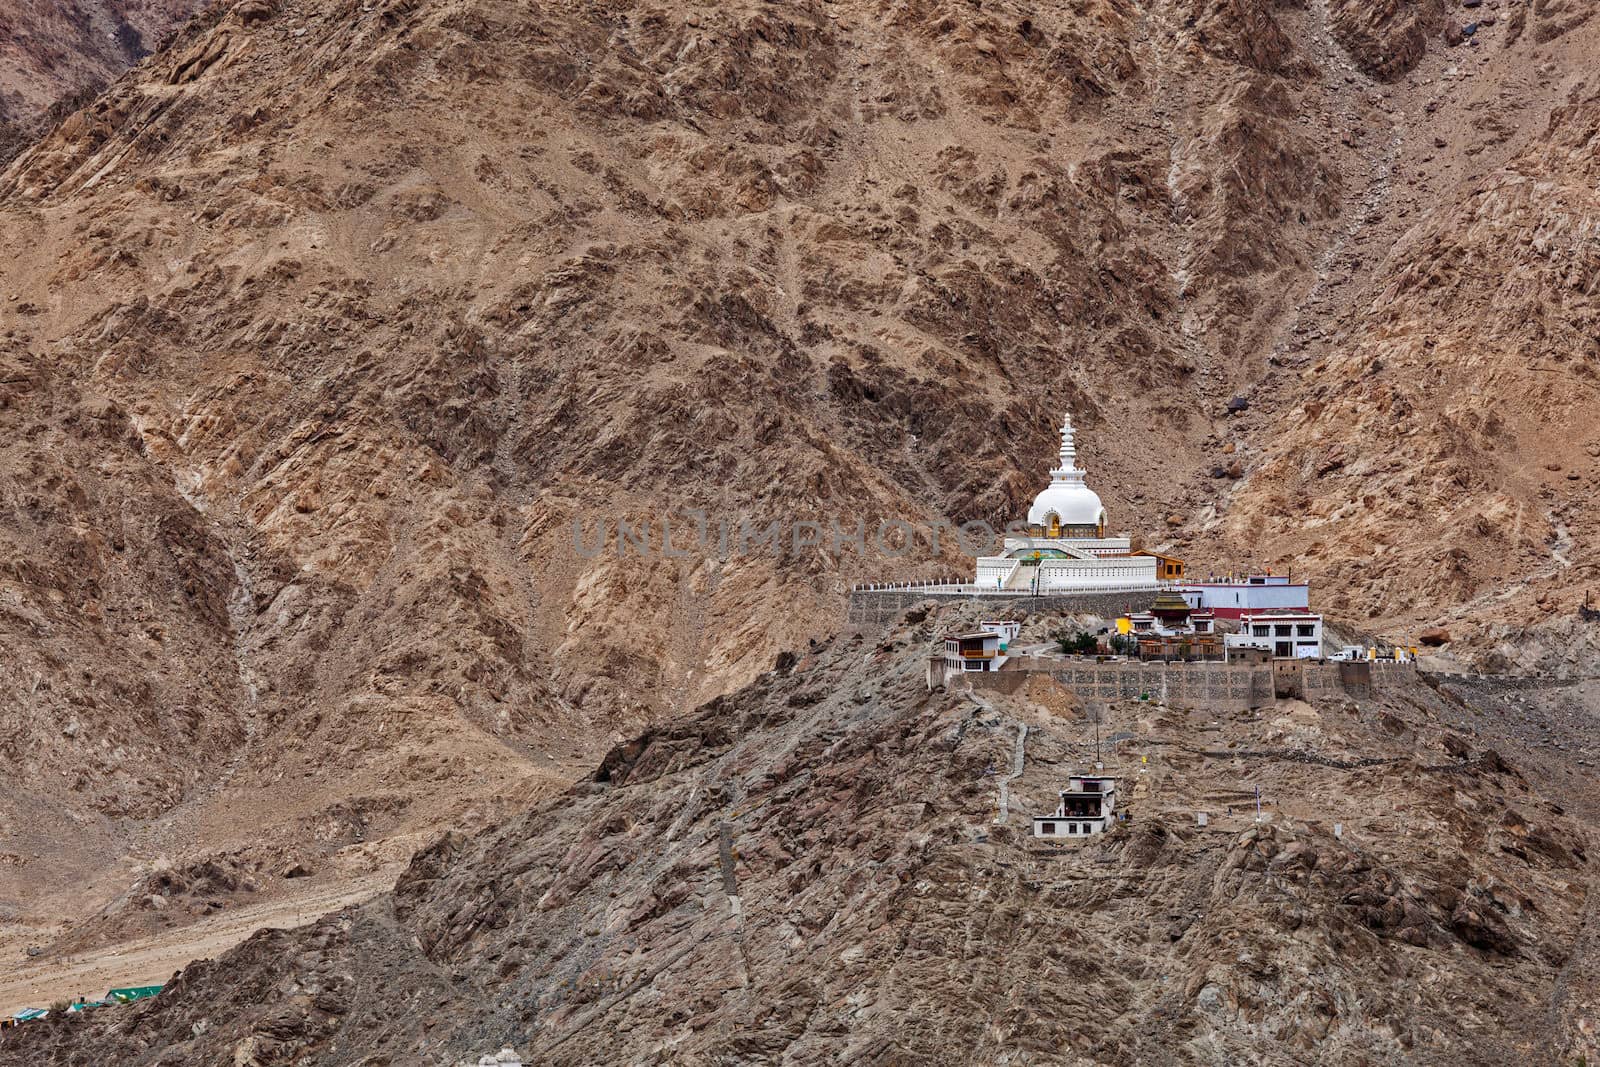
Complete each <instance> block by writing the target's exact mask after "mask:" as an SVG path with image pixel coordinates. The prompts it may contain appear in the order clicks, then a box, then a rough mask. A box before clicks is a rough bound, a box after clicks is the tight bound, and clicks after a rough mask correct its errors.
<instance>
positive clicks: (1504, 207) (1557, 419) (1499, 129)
mask: <svg viewBox="0 0 1600 1067" xmlns="http://www.w3.org/2000/svg"><path fill="white" fill-rule="evenodd" d="M18 10H21V9H18ZM29 10H30V11H31V10H32V9H29ZM41 10H43V9H41ZM53 10H59V9H53ZM116 10H117V11H120V12H121V14H120V15H119V16H118V17H121V18H125V19H126V20H128V22H129V24H130V25H136V26H137V19H136V18H135V9H133V8H118V9H116ZM137 10H138V11H141V12H142V11H146V10H147V9H145V8H139V9H137ZM148 10H149V11H155V10H156V9H155V8H149V9H148ZM162 10H169V11H170V10H176V9H167V8H163V9H162ZM1588 14H1589V7H1588V6H1587V5H1584V4H1577V3H1572V2H1565V3H1564V2H1563V0H1537V2H1529V3H1513V2H1510V0H1485V3H1484V4H1483V5H1482V6H1481V7H1480V8H1477V9H1474V10H1473V12H1472V13H1470V14H1466V13H1463V12H1462V11H1458V10H1456V9H1454V8H1448V7H1446V5H1444V4H1442V3H1422V4H1410V3H1397V2H1387V3H1385V2H1374V3H1357V2H1354V0H1329V2H1326V3H1325V2H1323V0H1310V2H1308V3H1306V4H1304V5H1302V6H1295V5H1293V4H1284V5H1276V4H1272V3H1267V2H1265V0H1259V2H1258V0H1218V2H1213V0H1205V2H1198V0H1154V2H1150V3H1144V4H1136V3H1125V2H1120V0H1084V2H1082V3H1073V4H1053V5H1031V4H1026V3H1020V2H1015V0H997V2H992V3H984V4H982V5H974V4H971V3H966V2H954V0H952V2H946V0H848V2H839V3H824V2H820V0H816V2H806V3H800V4H792V5H773V4H767V3H758V2H755V0H736V2H732V3H723V4H709V3H689V4H682V3H674V4H663V3H651V2H639V3H634V2H625V0H615V2H598V0H596V2H590V3H570V4H559V5H529V4H506V3H496V2H492V0H373V2H356V0H349V2H330V3H320V2H310V0H303V2H290V0H242V2H240V3H236V4H233V5H231V6H229V5H223V6H220V7H216V8H213V9H211V10H209V11H208V12H207V13H206V15H205V16H203V17H202V18H200V19H199V20H197V21H195V22H193V23H191V24H189V25H188V26H187V27H186V28H185V29H184V30H183V31H182V32H181V33H180V35H179V36H178V37H177V39H176V40H175V41H174V42H173V43H172V44H171V46H170V47H168V48H166V49H164V50H163V51H161V52H159V53H158V54H156V55H153V56H151V57H149V58H147V59H145V60H144V61H143V63H142V64H141V65H140V66H139V67H138V68H137V69H136V70H134V71H132V72H130V73H129V74H128V75H127V76H126V77H124V78H123V79H122V80H120V81H118V82H116V83H115V84H114V85H113V86H112V87H111V88H110V89H109V90H108V91H107V92H106V93H105V94H104V95H102V96H101V97H99V98H97V99H95V100H94V101H92V102H91V103H89V104H88V105H87V106H85V107H84V108H83V109H82V110H81V111H79V112H77V113H75V114H73V115H72V116H71V117H69V118H68V119H67V120H66V121H64V122H63V123H62V124H61V125H60V126H59V128H57V129H55V130H54V131H53V132H52V133H51V134H50V135H49V136H47V137H45V138H44V139H42V140H41V141H39V142H38V143H37V144H34V145H32V146H31V147H29V148H28V149H27V150H26V151H24V152H23V153H22V154H21V155H20V156H18V157H17V158H16V159H15V160H14V161H13V162H12V163H11V165H10V166H9V167H8V168H7V169H6V170H5V171H4V172H3V174H0V430H3V439H0V454H3V457H4V459H3V462H0V476H3V481H0V489H3V491H4V495H5V502H6V503H7V504H8V505H9V506H8V508H7V510H6V513H7V515H8V516H9V520H8V521H6V522H5V523H3V524H0V538H3V539H4V544H5V547H6V552H5V560H6V562H5V569H4V572H3V573H0V606H3V608H4V610H3V611H0V649H3V650H4V652H5V655H6V659H7V662H8V664H10V665H11V666H12V670H11V671H10V672H9V674H8V676H7V677H8V680H7V681H6V682H5V683H4V689H3V690H0V692H3V693H4V696H3V697H0V700H3V701H4V711H5V714H4V726H3V727H0V730H3V733H0V752H3V753H4V754H5V759H6V761H7V765H8V769H10V770H11V771H12V773H10V774H8V775H7V776H6V778H5V782H4V784H0V827H4V829H5V830H6V831H7V832H6V833H5V835H4V836H5V839H6V842H7V843H6V844H5V846H4V852H3V854H0V860H3V862H0V902H4V903H6V904H7V905H9V906H10V907H11V908H12V910H11V911H10V912H9V915H10V916H11V917H12V918H11V919H9V920H8V922H9V923H10V925H9V926H8V927H7V928H6V930H5V931H4V933H5V934H6V935H7V937H10V938H14V939H16V944H17V945H18V950H19V951H20V947H21V946H22V945H24V944H29V943H39V944H42V945H44V946H46V948H47V949H49V946H51V945H54V946H55V948H54V949H49V950H51V951H57V952H65V951H68V950H71V949H76V948H82V947H84V946H86V945H91V944H105V943H107V941H108V939H113V938H115V937H118V936H122V935H124V934H128V933H140V934H143V933H148V932H149V931H150V930H152V929H157V930H158V929H161V928H164V927H167V926H170V925H175V924H179V923H182V922H187V921H189V920H191V919H192V918H194V917H196V916H198V915H202V914H206V913H207V912H208V911H214V910H215V909H216V908H219V907H228V906H234V905H235V904H236V903H237V902H238V901H239V900H241V899H245V900H249V899H254V895H255V894H258V893H259V894H265V895H268V896H271V895H273V894H280V893H281V894H293V893H295V892H297V891H298V890H297V888H296V886H297V883H298V881H299V879H298V878H289V877H287V876H286V872H288V871H291V870H294V869H295V868H297V867H304V868H306V869H309V870H311V871H312V872H314V873H313V875H312V877H314V878H320V879H325V880H328V881H329V882H337V881H339V880H340V879H342V878H346V877H369V876H371V875H372V873H373V872H374V871H381V870H387V869H392V868H393V867H395V866H396V865H398V864H399V863H401V862H403V860H404V857H405V856H406V855H408V854H409V851H410V849H411V848H412V847H414V846H415V845H416V844H417V843H418V842H420V841H422V840H425V839H426V838H427V837H428V836H429V835H430V834H431V833H432V832H433V831H434V830H435V829H437V828H438V827H440V826H444V825H456V824H463V823H469V824H472V825H478V824H482V823H486V822H488V821H491V820H493V819H496V818H497V817H499V816H500V815H502V814H504V813H506V812H508V811H512V810H517V809H519V808H520V807H522V806H524V805H525V804H526V803H527V802H528V801H529V800H530V799H531V798H537V797H540V796H544V795H546V794H548V793H550V792H551V791H553V790H560V789H562V788H564V787H565V784H566V782H568V781H569V780H570V778H571V776H572V775H574V774H576V773H578V771H579V769H580V768H581V767H583V766H586V765H587V764H588V762H589V761H590V760H591V759H592V758H593V757H594V756H595V755H596V754H597V753H598V752H600V751H603V750H604V749H605V748H606V747H607V746H609V745H610V744H612V743H614V742H615V741H618V740H621V739H622V738H624V737H627V736H631V735H632V734H634V733H635V732H637V731H638V730H640V729H643V728H645V727H647V726H648V725H650V724H653V723H658V722H661V721H664V720H665V719H668V718H670V717H672V716H675V715H678V714H682V713H684V712H686V711H687V710H689V709H690V708H692V707H694V706H695V705H696V704H697V703H699V702H700V701H703V700H705V699H708V698H711V697H713V696H715V695H717V694H719V693H722V692H725V691H727V690H728V689H729V688H730V687H733V686H736V685H739V684H743V683H744V682H747V681H749V680H750V679H752V678H754V677H755V676H756V675H757V674H758V673H759V672H761V671H763V670H765V669H766V668H767V667H768V666H770V665H771V663H772V662H773V658H774V656H776V655H777V654H778V653H779V652H780V651H781V650H783V649H785V648H790V647H800V646H803V645H804V644H805V642H806V641H807V639H809V638H813V637H819V638H820V637H822V636H824V635H826V634H828V633H831V632H832V631H833V630H834V629H835V628H836V627H837V625H838V620H839V618H840V614H841V607H842V596H843V592H844V590H845V589H847V588H848V584H849V582H850V581H852V580H853V579H856V578H862V577H912V576H916V575H919V574H923V575H932V574H948V573H951V572H952V571H954V570H956V569H958V568H960V567H962V566H964V561H963V560H961V559H960V558H959V557H958V556H957V555H956V554H954V553H953V552H951V551H949V546H948V544H947V546H946V551H945V553H944V554H943V556H942V558H938V559H933V558H923V557H926V556H927V555H928V554H927V553H923V554H921V556H914V557H912V558H911V559H908V560H899V561H895V560H885V559H870V558H862V557H861V556H860V555H858V554H856V553H854V552H853V551H850V550H849V548H848V546H830V545H829V544H828V543H827V542H826V541H824V543H823V544H822V545H819V546H814V547H801V548H799V549H796V548H795V547H794V546H793V545H792V544H789V543H788V542H783V543H780V545H779V550H778V551H775V552H771V553H765V552H761V553H741V552H737V551H735V552H731V553H728V558H722V553H720V552H719V551H690V552H689V553H688V555H687V556H683V557H678V556H665V555H663V554H661V553H659V552H657V553H655V554H653V555H651V556H649V557H639V556H627V555H624V554H621V553H619V552H617V551H614V550H612V551H606V552H602V553H600V554H599V555H597V556H594V557H592V558H590V557H589V556H588V555H587V554H586V553H584V552H580V551H579V550H578V548H577V547H576V546H575V545H574V538H573V530H572V526H573V522H574V521H575V520H581V521H582V522H584V523H585V524H587V527H588V528H589V529H591V530H592V529H593V528H594V527H595V525H596V524H598V523H599V522H601V521H606V522H608V523H610V525H611V528H612V529H613V530H614V529H615V528H616V523H617V522H618V521H619V520H623V519H627V520H630V521H632V522H635V523H638V522H644V521H648V520H659V519H661V518H663V517H677V516H683V515H686V514H690V513H693V512H696V511H698V512H702V513H704V514H706V515H708V516H710V517H712V518H713V519H714V520H722V521H730V522H734V523H737V522H738V521H739V520H740V519H747V520H752V521H755V522H757V523H758V524H765V523H767V522H770V521H772V520H795V519H804V520H808V521H817V522H819V523H821V524H823V526H824V528H826V527H827V524H829V523H830V522H838V523H841V524H846V525H848V524H851V523H853V522H855V521H856V520H858V519H861V520H864V521H866V522H867V523H868V524H869V526H868V528H869V529H871V528H872V526H874V525H875V524H876V523H877V522H878V521H879V520H880V519H884V518H895V519H902V520H906V521H909V522H912V523H914V524H918V525H919V526H923V527H927V526H931V525H932V524H934V523H936V522H939V521H946V522H949V521H963V520H968V519H984V520H987V521H990V522H992V523H995V524H996V525H999V524H1002V523H1004V522H1005V521H1007V520H1009V519H1012V518H1014V517H1016V516H1017V514H1018V513H1019V510H1020V509H1021V508H1022V507H1023V505H1024V503H1025V501H1026V500H1027V499H1028V498H1029V497H1030V496H1031V495H1032V493H1033V492H1035V491H1036V489H1037V487H1038V486H1039V485H1040V484H1042V481H1043V479H1044V472H1045V470H1046V469H1047V467H1048V465H1049V463H1050V460H1051V457H1052V454H1053V449H1054V437H1053V432H1052V431H1053V427H1054V426H1055V425H1057V424H1058V421H1059V419H1060V416H1061V414H1062V412H1063V411H1065V410H1071V411H1072V413H1073V415H1074V417H1075V419H1076V420H1077V421H1078V423H1079V424H1080V426H1081V427H1082V429H1081V433H1080V445H1081V448H1082V454H1083V456H1084V459H1085V461H1086V463H1087V464H1088V465H1089V467H1090V469H1091V471H1092V478H1093V482H1094V484H1095V486H1096V488H1097V489H1098V490H1099V491H1100V492H1101V493H1102V495H1103V496H1104V497H1105V499H1106V502H1107V505H1108V507H1109V509H1110V511H1111V516H1112V521H1113V524H1114V525H1116V526H1119V527H1124V528H1127V529H1129V530H1131V531H1133V532H1137V533H1139V534H1141V535H1142V536H1143V537H1144V539H1145V540H1146V541H1147V542H1149V543H1151V544H1167V545H1170V546H1172V547H1174V548H1175V549H1176V550H1177V551H1178V552H1179V554H1180V555H1185V556H1187V557H1189V558H1190V559H1191V560H1193V561H1194V563H1195V565H1196V566H1197V567H1199V568H1202V569H1211V568H1215V569H1228V568H1235V567H1243V566H1246V565H1252V564H1253V565H1261V564H1268V563H1270V564H1273V565H1276V566H1278V567H1280V568H1282V567H1288V566H1292V567H1293V568H1294V570H1295V573H1296V574H1309V575H1310V576H1311V577H1312V578H1313V580H1314V581H1315V582H1316V583H1317V585H1316V587H1315V595H1316V597H1317V598H1318V600H1319V602H1320V603H1319V606H1322V607H1325V608H1327V609H1328V610H1329V611H1330V612H1331V613H1333V614H1335V615H1337V616H1339V617H1340V618H1341V619H1342V620H1347V621H1348V622H1350V623H1351V624H1353V625H1356V626H1359V627H1361V628H1365V629H1369V630H1372V631H1375V632H1380V633H1392V634H1394V635H1396V636H1414V635H1415V634H1416V632H1417V630H1418V629H1419V628H1420V627H1422V626H1424V625H1434V624H1438V623H1441V622H1442V623H1444V624H1445V625H1446V626H1447V627H1448V629H1449V631H1450V634H1451V636H1452V638H1454V640H1453V641H1452V644H1451V647H1450V649H1449V651H1450V652H1451V653H1453V654H1454V655H1456V656H1457V657H1458V658H1460V659H1461V660H1462V661H1464V662H1468V663H1480V664H1488V665H1507V664H1510V665H1516V666H1519V667H1523V668H1544V669H1553V670H1560V671H1563V672H1567V673H1574V674H1582V673H1587V672H1591V671H1592V670H1593V666H1594V661H1595V639H1594V624H1593V622H1592V621H1590V616H1589V615H1588V614H1587V613H1586V612H1587V610H1588V609H1587V606H1586V605H1587V597H1588V595H1589V591H1590V590H1591V589H1592V588H1593V586H1594V584H1595V575H1594V570H1593V568H1594V565H1595V561H1594V560H1593V558H1592V557H1591V556H1590V555H1589V554H1588V553H1587V551H1586V545H1587V544H1588V543H1589V540H1590V535H1591V534H1592V533H1593V532H1594V525H1595V522H1596V514H1597V513H1596V510H1595V506H1594V504H1593V503H1592V501H1591V499H1590V497H1589V495H1588V494H1587V492H1586V489H1587V486H1588V485H1589V483H1590V480H1591V479H1592V477H1593V474H1594V471H1595V462H1596V461H1595V459H1594V457H1593V455H1592V453H1600V438H1595V437H1594V434H1593V431H1592V425H1593V423H1594V422H1595V420H1594V418H1593V414H1592V413H1593V411H1594V406H1595V399H1594V389H1593V388H1592V387H1591V377H1592V375H1591V371H1592V367H1593V359H1594V358H1595V356H1596V352H1595V350H1594V336H1595V331H1594V329H1593V327H1594V322H1593V315H1594V311H1593V307H1594V302H1593V296H1594V292H1593V290H1594V287H1595V284H1596V279H1597V277H1600V273H1597V267H1600V264H1597V262H1596V259H1595V242H1594V240H1593V237H1594V233H1595V225H1596V217H1597V204H1596V194H1595V189H1594V180H1593V179H1594V151H1595V141H1594V138H1595V126H1596V121H1597V119H1596V116H1597V113H1600V108H1597V104H1596V96H1595V94H1596V92H1597V91H1600V86H1597V85H1596V84H1595V83H1594V81H1593V78H1594V73H1593V70H1592V57H1593V55H1595V54H1596V51H1597V48H1600V23H1597V22H1595V21H1593V20H1591V19H1589V17H1588ZM141 17H142V16H141ZM1469 20H1470V22H1471V25H1472V26H1473V33H1472V34H1471V35H1470V36H1467V37H1463V35H1462V27H1463V25H1465V24H1467V23H1468V21H1469ZM85 25H89V26H96V25H98V23H94V22H93V21H92V20H90V22H88V23H85ZM28 32H30V33H31V32H33V31H28ZM86 32H87V31H86ZM95 32H98V30H96V31H95ZM142 32H143V31H141V33H142ZM86 54H87V53H84V55H86ZM80 58H81V56H80ZM77 61H78V60H74V62H77ZM18 69H21V68H18ZM30 84H31V83H30ZM1235 397H1238V398H1241V399H1242V400H1243V401H1245V402H1246V404H1247V405H1248V406H1246V407H1245V408H1244V410H1242V411H1237V412H1236V413H1232V414H1230V406H1231V407H1232V408H1235V409H1237V408H1239V407H1240V406H1241V405H1239V404H1232V405H1230V401H1232V400H1233V399H1234V398H1235ZM656 528H657V530H658V531H659V526H657V527H656ZM324 890H325V887H323V888H319V890H318V891H319V892H321V891H324ZM152 897H160V898H161V899H162V900H163V901H176V902H178V905H179V906H176V907H174V906H171V905H167V904H154V903H152V902H151V898H152ZM152 909H153V910H157V911H160V912H161V914H160V915H154V914H150V912H151V911H152ZM62 918H71V919H72V920H73V923H72V926H71V927H70V928H63V927H62V926H61V925H60V921H61V919H62ZM10 943H11V942H10V941H8V942H7V944H10Z"/></svg>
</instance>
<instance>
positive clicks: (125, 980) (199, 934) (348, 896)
mask: <svg viewBox="0 0 1600 1067" xmlns="http://www.w3.org/2000/svg"><path fill="white" fill-rule="evenodd" d="M393 882H394V872H393V871H389V872H387V873H383V874H375V875H371V876H369V877H367V878H363V879H361V880H359V881H356V882H345V883H343V884H341V885H336V886H327V887H323V888H319V889H313V890H311V891H310V892H307V893H303V894H301V895H299V896H295V897H292V898H289V899H281V900H274V901H266V902H263V903H261V904H256V905H251V906H247V907H243V908H237V909H233V910H229V911H225V912H220V913H218V914H216V915H213V916H209V917H207V918H205V919H201V920H200V921H199V922H196V923H195V924H194V925H192V926H189V927H186V928H184V929H181V930H173V931H170V932H168V933H163V934H161V935H160V936H159V937H151V938H140V939H137V940H133V941H125V942H122V943H120V944H116V945H108V946H106V947H105V948H101V949H96V950H94V951H93V952H89V953H85V954H82V955H76V956H71V957H67V958H65V959H62V958H56V959H47V960H36V961H29V962H26V963H23V964H21V965H20V966H7V967H6V968H4V969H3V970H0V1014H4V1015H7V1016H9V1015H11V1014H13V1013H14V1012H16V1011H17V1010H18V1009H20V1008H44V1007H49V1005H50V1004H51V1003H52V1002H53V1001H57V1000H66V999H70V998H72V997H75V996H84V997H89V998H96V997H102V996H104V995H105V992H106V990H107V989H110V988H113V987H117V986H135V985H155V984H157V983H160V982H165V981H166V980H167V979H169V978H171V977H172V973H173V972H174V971H176V970H179V969H180V968H182V967H183V966H184V965H185V964H187V963H189V962H191V961H193V960H197V959H207V958H212V957H215V956H218V955H220V954H221V953H223V952H226V951H227V950H228V949H230V948H232V947H233V946H234V945H237V944H238V943H239V942H241V941H243V940H244V939H245V938H247V937H249V936H250V935H251V934H253V933H255V932H256V931H257V930H260V929H262V928H263V927H290V926H299V925H301V924H303V923H308V922H311V921H312V920H314V919H316V918H318V917H319V916H322V915H325V914H326V913H328V912H330V911H336V910H338V909H339V908H343V907H348V906H349V905H352V904H359V903H362V902H364V901H366V900H369V899H371V898H372V897H374V896H376V895H377V894H378V893H381V892H383V891H384V890H386V889H388V888H389V887H390V886H391V885H392V884H393ZM6 947H7V949H10V948H12V947H13V946H6ZM14 947H15V950H16V951H15V952H14V953H13V952H10V951H8V952H7V953H6V954H7V955H8V956H11V958H13V959H15V958H16V957H17V956H19V955H21V952H22V945H21V943H20V939H18V940H17V941H16V942H15V943H14Z"/></svg>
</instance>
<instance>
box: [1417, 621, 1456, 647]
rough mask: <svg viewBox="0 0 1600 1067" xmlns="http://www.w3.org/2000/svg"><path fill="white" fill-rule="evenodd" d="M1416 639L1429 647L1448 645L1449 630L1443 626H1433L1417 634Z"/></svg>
mask: <svg viewBox="0 0 1600 1067" xmlns="http://www.w3.org/2000/svg"><path fill="white" fill-rule="evenodd" d="M1417 640H1418V641H1421V642H1422V643H1423V644H1424V645H1427V646H1428V647H1429V648H1438V647H1439V646H1440V645H1448V644H1449V643H1450V631H1449V630H1446V629H1445V628H1444V627H1443V626H1435V627H1433V628H1432V629H1430V630H1424V631H1422V632H1421V633H1420V634H1418V635H1417Z"/></svg>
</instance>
